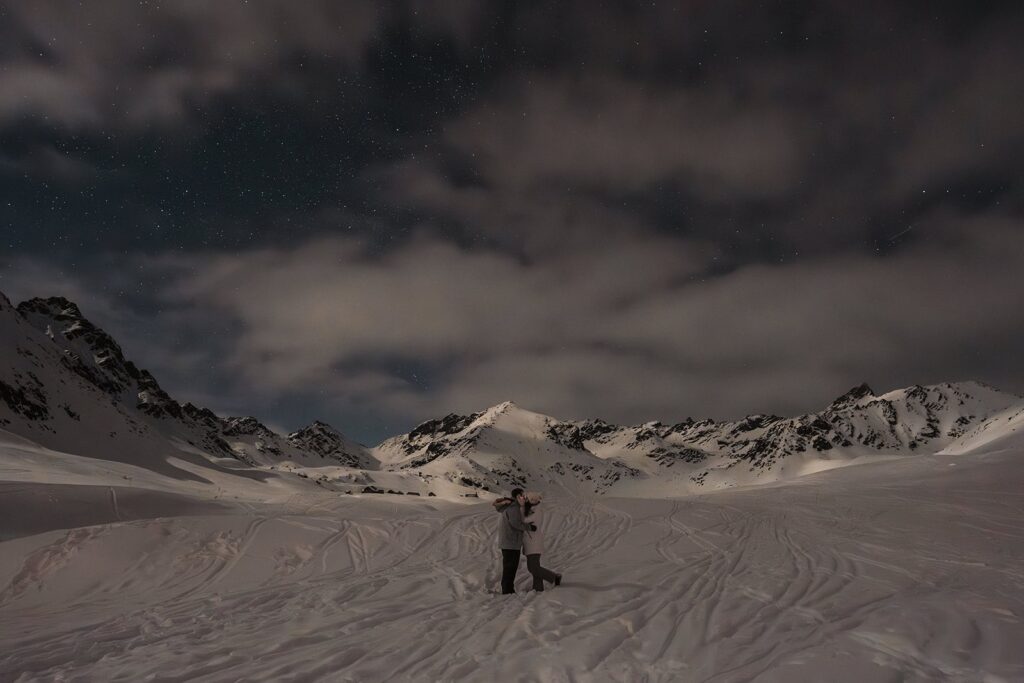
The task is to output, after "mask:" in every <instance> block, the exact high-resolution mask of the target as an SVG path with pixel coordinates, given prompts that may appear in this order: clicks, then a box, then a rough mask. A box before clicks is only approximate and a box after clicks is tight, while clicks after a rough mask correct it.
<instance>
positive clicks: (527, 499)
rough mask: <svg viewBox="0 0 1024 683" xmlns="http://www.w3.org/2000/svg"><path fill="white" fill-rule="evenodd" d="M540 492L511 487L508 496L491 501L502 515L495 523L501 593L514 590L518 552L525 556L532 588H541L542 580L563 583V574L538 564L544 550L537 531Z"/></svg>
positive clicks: (542, 536) (542, 540) (539, 532)
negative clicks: (496, 527) (499, 555)
mask: <svg viewBox="0 0 1024 683" xmlns="http://www.w3.org/2000/svg"><path fill="white" fill-rule="evenodd" d="M540 500H541V496H540V494H539V493H533V492H532V491H531V492H530V493H523V490H522V489H512V495H511V496H510V497H509V498H499V499H498V500H496V501H494V508H495V509H496V510H497V511H498V513H499V514H501V522H499V524H498V545H499V546H500V547H501V592H502V594H506V595H507V594H509V593H515V592H516V588H515V580H516V572H518V571H519V554H520V552H522V553H523V554H525V555H526V568H527V569H529V571H530V574H532V575H533V590H535V591H542V590H544V582H545V581H548V582H549V583H553V584H555V585H556V586H557V585H558V584H560V583H561V582H562V575H561V574H557V573H555V572H553V571H551V570H550V569H545V568H544V567H542V566H540V556H541V553H543V552H544V533H543V532H542V531H541V530H540V510H538V509H537V506H538V505H540Z"/></svg>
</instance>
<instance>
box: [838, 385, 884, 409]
mask: <svg viewBox="0 0 1024 683" xmlns="http://www.w3.org/2000/svg"><path fill="white" fill-rule="evenodd" d="M874 395H875V392H874V391H873V390H872V389H871V387H869V386H868V385H867V383H866V382H862V383H861V384H858V385H857V386H855V387H854V388H852V389H850V390H849V391H847V392H846V393H845V394H843V395H842V396H840V397H839V398H837V399H836V400H835V401H832V405H840V404H845V403H855V402H856V401H859V400H860V399H862V398H864V397H865V396H874Z"/></svg>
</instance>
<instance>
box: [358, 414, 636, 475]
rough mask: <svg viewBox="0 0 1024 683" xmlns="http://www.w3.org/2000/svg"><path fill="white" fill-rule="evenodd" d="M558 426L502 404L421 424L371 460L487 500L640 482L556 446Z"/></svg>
mask: <svg viewBox="0 0 1024 683" xmlns="http://www.w3.org/2000/svg"><path fill="white" fill-rule="evenodd" d="M560 424H561V423H559V422H558V421H557V420H555V419H554V418H551V417H548V416H546V415H541V414H539V413H534V412H531V411H528V410H524V409H522V408H520V407H519V406H517V405H516V404H515V403H513V402H511V401H506V402H505V403H500V404H498V405H496V406H493V407H491V408H488V409H487V410H485V411H483V412H481V413H475V414H473V415H467V416H459V415H449V416H448V417H446V418H443V419H440V420H432V421H429V422H426V423H423V424H421V425H420V426H419V427H417V428H416V429H414V430H413V431H412V432H410V433H409V434H406V435H402V436H398V437H394V438H391V439H388V440H386V441H384V442H383V443H382V444H380V445H379V446H377V447H376V448H375V449H374V450H373V452H374V454H375V455H376V456H377V458H378V459H379V460H380V461H381V463H382V465H383V466H384V467H385V468H387V469H391V470H406V471H412V472H417V473H420V474H422V475H424V476H425V477H427V478H429V479H437V480H445V481H450V482H453V483H462V484H464V485H466V486H470V487H474V488H478V489H480V490H482V491H489V492H496V491H499V492H507V491H508V490H509V489H511V488H514V487H517V486H518V487H526V486H528V485H529V486H535V487H536V486H540V487H551V488H554V489H556V490H564V491H571V492H575V493H583V492H589V493H603V492H605V491H607V490H609V489H610V488H611V487H612V486H614V485H615V483H616V482H618V481H619V480H620V479H622V478H623V477H642V476H643V474H642V473H641V472H639V471H638V470H635V469H633V468H630V467H628V466H626V465H623V464H622V463H620V462H617V461H615V460H603V459H601V458H598V457H596V456H594V454H593V453H591V452H589V451H587V450H586V449H584V448H583V447H582V446H581V445H579V444H574V443H571V442H567V441H566V440H565V439H561V438H560V437H559V434H558V431H557V430H558V428H559V426H560Z"/></svg>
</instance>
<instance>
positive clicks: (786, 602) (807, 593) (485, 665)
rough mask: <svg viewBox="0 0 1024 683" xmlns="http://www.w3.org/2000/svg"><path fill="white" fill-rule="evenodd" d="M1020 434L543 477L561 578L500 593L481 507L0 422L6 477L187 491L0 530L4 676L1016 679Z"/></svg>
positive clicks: (1023, 605) (1023, 503) (1022, 656)
mask: <svg viewBox="0 0 1024 683" xmlns="http://www.w3.org/2000/svg"><path fill="white" fill-rule="evenodd" d="M1020 427H1021V419H1020V416H1019V415H1018V416H1017V417H1016V418H1015V419H1008V420H1004V421H1003V425H1002V427H1001V428H1000V430H999V432H1000V433H999V434H998V435H996V434H994V432H991V431H990V433H988V434H986V439H985V441H984V444H983V447H982V448H979V449H977V450H974V451H971V452H967V453H959V454H952V453H940V454H929V455H919V456H915V457H903V458H893V459H890V460H887V461H884V462H871V463H869V464H864V465H860V466H856V465H855V466H849V467H843V468H839V469H834V470H830V471H825V472H820V473H818V474H813V475H809V476H805V477H802V478H799V479H795V480H792V481H781V482H776V483H774V484H770V485H766V486H751V487H747V488H742V489H739V488H737V489H734V490H728V491H719V492H710V493H706V494H704V495H699V496H689V497H677V498H661V497H658V496H655V495H648V496H646V497H635V498H615V497H607V496H597V495H589V496H584V495H574V494H572V493H571V492H569V491H566V490H558V491H553V492H547V493H548V495H547V496H546V498H545V502H544V503H543V505H544V507H545V508H546V514H545V515H544V519H545V522H544V525H545V532H546V534H547V538H548V539H549V543H550V547H549V551H548V553H547V554H546V555H545V557H544V563H545V565H547V566H550V567H552V568H554V569H556V570H558V571H561V572H564V574H565V583H564V584H563V585H562V586H560V587H557V588H551V589H549V590H547V591H545V592H544V593H542V594H538V593H533V592H530V591H528V590H527V589H528V586H529V577H528V575H527V574H526V571H525V566H524V567H523V568H521V570H520V574H519V577H518V582H517V586H518V590H519V592H518V593H517V594H516V595H513V596H501V595H496V594H494V593H493V592H492V591H493V590H494V589H495V588H496V585H497V582H498V571H499V568H498V551H497V549H496V547H495V526H496V522H497V517H496V515H495V514H494V513H493V511H492V509H491V507H490V506H489V505H487V504H486V503H479V504H469V505H467V504H465V503H463V504H459V503H456V502H454V501H449V500H444V499H426V498H418V499H417V498H410V497H408V496H372V495H366V496H346V495H339V494H337V493H332V492H328V491H319V490H315V489H314V490H312V491H310V490H309V487H308V486H307V487H306V488H305V489H301V492H300V489H299V488H295V489H294V490H290V489H289V486H291V485H292V483H290V482H289V481H287V480H284V479H281V478H275V479H269V480H265V481H259V480H252V479H245V478H242V477H237V476H234V475H231V474H221V475H218V476H220V477H221V479H220V480H219V481H217V482H210V483H205V484H204V483H202V482H195V481H190V480H183V479H177V478H172V477H166V476H164V475H161V474H159V473H154V472H148V473H147V471H145V470H143V469H142V468H138V467H134V466H132V465H130V464H126V463H117V462H109V463H103V464H102V465H98V462H97V461H96V460H95V459H91V458H78V459H76V458H77V456H72V455H69V454H66V453H65V454H61V453H57V452H53V451H46V450H45V449H41V448H40V447H37V446H33V445H32V444H31V443H30V442H28V441H26V440H24V439H18V438H17V437H13V436H10V435H6V436H4V438H3V439H0V441H2V445H0V478H2V479H3V480H5V481H7V482H12V483H9V484H7V486H9V487H10V486H15V485H17V486H20V487H21V488H22V490H23V491H33V490H40V491H46V490H47V487H52V486H56V484H54V483H46V482H45V481H43V480H44V478H46V477H51V476H52V477H56V475H51V473H55V472H61V473H62V474H60V478H61V479H60V481H62V482H63V483H62V484H60V485H61V486H65V487H68V488H74V489H83V490H103V491H104V492H107V488H109V487H112V486H113V484H114V483H115V482H119V483H120V485H119V486H117V487H116V488H115V489H114V490H116V492H117V498H116V503H115V501H114V500H108V504H109V505H114V504H117V505H119V506H121V507H123V505H124V504H123V503H121V501H122V500H124V499H125V494H124V492H126V491H131V493H132V495H134V496H135V497H136V499H140V500H141V499H145V497H146V496H147V495H153V496H158V495H171V494H173V495H175V496H178V497H179V498H178V502H179V503H181V505H183V506H185V502H188V501H190V502H191V503H192V504H194V505H195V507H192V508H190V509H182V510H179V511H174V510H171V511H167V510H165V509H163V508H161V509H160V510H158V511H157V512H156V513H151V512H149V511H147V510H146V506H145V505H143V504H140V503H138V502H136V503H134V507H133V508H131V509H130V510H128V511H126V512H124V513H123V518H122V519H120V520H117V519H114V520H107V521H105V522H103V523H96V524H93V523H89V520H87V519H86V520H84V521H85V522H86V523H87V525H86V526H75V525H74V524H73V522H74V520H71V519H69V520H66V525H65V527H64V528H54V529H52V530H49V531H46V532H44V533H31V534H25V535H21V536H20V537H18V538H13V539H9V540H5V541H3V542H2V543H0V679H2V680H12V681H37V680H38V681H50V680H110V681H116V680H124V681H144V680H212V681H216V680H266V681H277V680H330V681H367V680H467V681H493V680H502V681H506V680H507V681H517V680H519V681H570V680H575V681H636V680H649V681H676V680H700V681H746V680H757V681H823V680H828V681H888V680H952V681H1017V680H1022V679H1024V652H1022V651H1021V649H1020V647H1019V644H1020V643H1021V642H1024V625H1022V621H1021V619H1022V617H1024V590H1022V588H1024V569H1022V567H1024V524H1022V521H1021V520H1022V513H1024V493H1022V491H1024V467H1022V461H1021V458H1022V457H1024V430H1022V429H1021V428H1020ZM992 429H995V428H992ZM0 436H2V435H0ZM29 455H33V456H34V457H31V458H30V457H28V456H29ZM43 456H45V458H46V459H45V460H43V459H40V458H42V457H43ZM125 476H128V477H130V479H128V480H126V479H125V478H124V477H125ZM54 481H56V479H54ZM13 482H17V483H16V484H15V483H13ZM71 482H74V483H71ZM303 483H304V482H303ZM294 485H295V486H296V487H298V485H299V484H298V483H295V484H294ZM5 495H6V494H5ZM107 496H108V498H109V496H110V493H109V492H107ZM235 496H238V497H237V498H235ZM183 501H184V502H183ZM201 505H209V506H211V507H209V508H205V509H204V508H202V507H201ZM185 507H187V506H185ZM2 519H5V520H9V519H10V518H9V517H7V516H5V517H3V518H2ZM8 523H9V522H6V521H5V522H3V524H5V525H6V524H8Z"/></svg>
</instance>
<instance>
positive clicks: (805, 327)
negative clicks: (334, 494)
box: [165, 215, 1024, 421]
mask: <svg viewBox="0 0 1024 683" xmlns="http://www.w3.org/2000/svg"><path fill="white" fill-rule="evenodd" d="M963 221H970V226H969V228H970V229H969V230H964V229H963V226H959V225H957V224H958V223H961V222H963ZM926 224H927V225H926V226H925V227H922V228H921V229H922V230H929V231H931V234H932V239H926V240H921V241H920V242H919V243H918V244H916V245H915V246H914V247H913V248H908V249H907V250H905V251H903V252H901V253H900V254H899V255H897V256H894V257H891V258H887V259H879V258H874V257H869V256H866V255H844V256H842V257H837V258H835V259H831V260H821V261H815V262H811V263H804V262H801V263H794V264H787V265H777V266H764V265H753V266H749V267H745V268H740V269H738V270H735V271H732V272H729V273H727V274H720V275H717V276H713V277H712V276H707V275H705V274H704V268H705V266H706V265H707V264H706V262H705V261H703V260H702V258H703V257H705V256H706V254H705V252H702V251H701V250H700V249H699V248H695V249H693V251H692V252H690V253H692V255H688V245H687V243H686V242H685V241H683V240H678V239H669V238H651V239H650V240H648V241H642V240H636V241H630V242H623V243H618V244H613V245H603V248H601V249H597V250H593V251H590V252H580V253H572V254H566V253H563V252H559V253H557V254H552V255H551V256H550V258H548V259H538V260H533V261H530V262H522V261H519V260H517V259H515V258H512V257H510V256H508V255H506V254H502V253H499V252H493V251H487V250H479V249H464V248H460V247H456V246H454V245H453V244H451V243H446V242H441V241H439V240H437V239H436V238H432V237H430V236H428V235H423V236H421V237H420V238H417V239H415V240H413V241H411V242H410V243H408V244H406V245H405V246H403V247H402V248H400V249H398V250H396V251H394V252H391V253H388V254H386V255H384V256H380V255H370V254H369V253H368V252H367V251H366V250H365V249H364V248H363V246H362V245H360V244H359V243H357V242H353V241H351V240H346V239H341V238H329V239H320V240H316V241H313V242H310V243H308V244H304V245H300V246H298V247H295V248H291V249H264V250H257V251H252V252H242V253H237V254H231V255H211V256H209V257H207V260H206V261H205V263H204V264H203V265H201V266H200V267H199V268H197V269H196V271H195V272H193V273H190V274H183V275H182V276H181V277H180V278H179V279H177V280H176V281H175V283H174V285H173V287H172V288H170V289H169V290H167V291H166V292H165V296H168V297H170V298H172V299H174V300H177V301H184V300H189V301H194V302H201V303H200V304H198V305H202V306H212V307H215V308H217V309H218V310H220V311H222V312H223V314H224V315H227V316H230V317H232V318H234V319H236V320H237V321H238V322H239V324H240V326H239V328H238V329H239V336H238V338H237V339H236V341H235V344H234V345H233V352H232V355H231V357H230V361H229V362H230V364H231V366H232V367H233V368H234V369H235V370H236V371H237V372H239V373H242V374H243V375H244V376H245V377H246V378H247V381H248V382H250V383H253V384H261V383H262V384H263V385H264V386H270V387H273V389H274V390H276V391H279V392H283V393H285V394H287V393H288V392H301V391H306V390H308V389H309V388H310V387H313V386H319V387H324V388H326V391H327V394H328V395H329V396H333V397H334V399H333V400H335V401H336V402H338V404H339V405H340V404H349V405H354V404H356V403H358V404H360V405H362V406H364V408H365V406H367V405H369V406H372V407H373V408H374V409H376V410H378V411H380V412H382V413H385V414H390V415H404V416H407V418H408V419H409V420H418V419H426V418H427V417H430V416H434V415H438V414H441V413H445V412H448V411H450V410H461V411H470V410H477V409H480V408H481V407H484V406H486V405H490V404H493V403H498V402H500V401H502V400H506V399H512V400H516V401H517V402H519V403H520V404H522V405H523V406H525V407H528V408H532V409H535V410H540V411H542V412H550V413H552V414H555V415H558V416H562V417H584V416H594V415H601V416H605V417H606V418H608V419H614V420H619V421H638V420H646V419H654V418H660V419H666V420H672V419H679V418H682V417H683V416H685V415H688V414H693V415H712V416H716V417H724V416H731V417H736V416H739V415H741V414H745V413H747V412H759V411H771V412H780V413H792V412H796V411H801V410H808V409H813V408H816V407H820V406H821V405H823V404H824V403H826V402H827V401H828V400H830V399H831V398H833V397H834V396H835V395H838V394H839V393H841V392H842V391H844V390H845V389H846V388H848V386H847V385H849V386H852V385H854V384H856V383H859V382H861V381H865V380H866V381H869V382H873V383H875V384H877V385H878V386H879V388H888V387H894V386H899V385H904V384H911V383H914V382H932V381H935V382H938V381H946V380H956V379H965V378H980V379H983V380H987V381H991V382H993V383H994V384H996V385H1001V386H1007V387H1008V388H1011V389H1013V388H1018V389H1019V388H1020V387H1021V386H1024V362H1020V361H1013V360H1011V359H1007V358H1006V357H1005V355H1006V354H1011V353H1013V348H1014V344H1015V343H1016V342H1015V341H1014V340H1017V339H1019V338H1020V336H1021V335H1022V334H1024V328H1022V326H1021V323H1020V322H1019V318H1018V316H1015V315H1013V314H1012V311H1015V310H1018V309H1019V307H1020V306H1022V305H1024V294H1022V292H1021V290H1020V288H1019V287H1018V286H1017V284H1016V283H1017V274H1018V272H1019V270H1020V268H1021V267H1022V266H1024V253H1022V250H1021V248H1020V242H1019V230H1020V228H1019V224H1018V223H1017V222H1016V221H1015V220H1013V219H1008V218H1004V217H998V216H992V217H988V218H986V219H984V220H979V219H965V218H964V217H962V216H956V215H936V216H934V217H932V219H930V220H928V221H926ZM987 355H994V356H995V357H998V358H999V359H1000V360H999V361H998V362H995V363H991V362H986V361H985V358H984V357H985V356H987ZM409 366H413V367H417V368H421V370H422V374H424V375H427V376H428V378H427V379H426V380H425V381H423V382H417V381H413V380H412V379H410V377H409V373H408V372H405V371H402V370H401V368H407V367H409ZM995 368H1003V369H1004V370H1003V371H1002V374H995V375H993V372H994V369H995Z"/></svg>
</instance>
